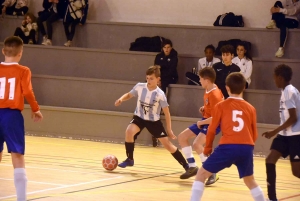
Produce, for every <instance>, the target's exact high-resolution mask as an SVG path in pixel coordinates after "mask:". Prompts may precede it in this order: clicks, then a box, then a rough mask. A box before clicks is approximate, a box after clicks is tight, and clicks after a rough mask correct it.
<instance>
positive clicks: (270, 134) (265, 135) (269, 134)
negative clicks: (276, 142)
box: [262, 130, 277, 139]
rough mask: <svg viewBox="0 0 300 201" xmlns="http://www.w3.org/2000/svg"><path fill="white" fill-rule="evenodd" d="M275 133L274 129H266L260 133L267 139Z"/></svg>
mask: <svg viewBox="0 0 300 201" xmlns="http://www.w3.org/2000/svg"><path fill="white" fill-rule="evenodd" d="M276 134H277V132H276V131H275V130H273V131H267V132H264V133H263V134H262V136H264V137H265V138H267V139H270V138H271V137H273V136H274V135H276Z"/></svg>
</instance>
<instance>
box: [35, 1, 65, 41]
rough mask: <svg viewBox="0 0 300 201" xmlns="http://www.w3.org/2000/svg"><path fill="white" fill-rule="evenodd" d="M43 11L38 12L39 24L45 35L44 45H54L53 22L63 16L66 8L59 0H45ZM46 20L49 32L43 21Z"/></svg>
mask: <svg viewBox="0 0 300 201" xmlns="http://www.w3.org/2000/svg"><path fill="white" fill-rule="evenodd" d="M43 8H44V10H43V11H40V12H38V15H39V17H38V19H37V24H38V27H39V30H40V31H41V33H42V35H43V42H42V45H52V23H53V22H55V21H57V20H59V19H60V18H62V16H63V12H64V8H63V5H62V3H60V2H59V0H44V1H43ZM45 21H46V25H47V33H46V30H45V27H44V25H43V22H45Z"/></svg>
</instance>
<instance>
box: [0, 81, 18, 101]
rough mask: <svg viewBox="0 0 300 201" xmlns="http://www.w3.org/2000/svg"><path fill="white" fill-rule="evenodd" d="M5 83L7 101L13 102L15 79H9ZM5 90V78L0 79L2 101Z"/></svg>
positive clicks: (0, 97)
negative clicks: (7, 87) (7, 91)
mask: <svg viewBox="0 0 300 201" xmlns="http://www.w3.org/2000/svg"><path fill="white" fill-rule="evenodd" d="M7 82H8V84H9V94H8V99H9V100H13V99H14V97H15V85H16V78H9V79H8V80H7ZM5 90H6V77H1V78H0V99H4V95H5Z"/></svg>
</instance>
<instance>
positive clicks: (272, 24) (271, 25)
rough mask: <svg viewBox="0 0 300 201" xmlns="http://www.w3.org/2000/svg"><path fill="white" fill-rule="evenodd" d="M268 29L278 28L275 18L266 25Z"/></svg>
mask: <svg viewBox="0 0 300 201" xmlns="http://www.w3.org/2000/svg"><path fill="white" fill-rule="evenodd" d="M266 28H267V29H275V28H276V22H275V21H274V20H271V21H270V22H269V24H268V25H267V26H266Z"/></svg>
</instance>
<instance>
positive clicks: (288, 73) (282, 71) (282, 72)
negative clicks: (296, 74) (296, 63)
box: [274, 64, 293, 82]
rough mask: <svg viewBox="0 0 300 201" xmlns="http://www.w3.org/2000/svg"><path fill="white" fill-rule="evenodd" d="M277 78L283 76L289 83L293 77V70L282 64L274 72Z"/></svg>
mask: <svg viewBox="0 0 300 201" xmlns="http://www.w3.org/2000/svg"><path fill="white" fill-rule="evenodd" d="M274 74H275V75H276V76H281V77H282V78H283V79H284V81H286V82H289V81H291V79H292V77H293V70H292V68H291V67H289V66H288V65H285V64H280V65H279V66H277V67H276V68H275V70H274Z"/></svg>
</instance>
